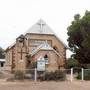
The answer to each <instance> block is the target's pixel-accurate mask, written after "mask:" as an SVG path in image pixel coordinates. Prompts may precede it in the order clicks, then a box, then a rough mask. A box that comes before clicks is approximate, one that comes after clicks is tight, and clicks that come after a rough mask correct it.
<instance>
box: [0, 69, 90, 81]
mask: <svg viewBox="0 0 90 90" xmlns="http://www.w3.org/2000/svg"><path fill="white" fill-rule="evenodd" d="M10 78H15V79H28V80H32V81H35V82H36V81H38V80H49V79H50V80H58V79H60V80H68V81H71V82H72V81H75V80H82V81H83V80H90V69H83V68H80V69H73V68H71V69H60V70H59V72H57V71H56V72H48V71H38V70H37V69H36V68H35V69H25V70H23V71H20V70H15V71H14V73H11V72H10V71H9V70H6V69H0V79H10Z"/></svg>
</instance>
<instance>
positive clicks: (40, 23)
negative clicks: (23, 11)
mask: <svg viewBox="0 0 90 90" xmlns="http://www.w3.org/2000/svg"><path fill="white" fill-rule="evenodd" d="M37 24H38V25H39V26H40V30H43V26H44V25H45V22H43V20H42V19H40V21H39V22H38V23H37Z"/></svg>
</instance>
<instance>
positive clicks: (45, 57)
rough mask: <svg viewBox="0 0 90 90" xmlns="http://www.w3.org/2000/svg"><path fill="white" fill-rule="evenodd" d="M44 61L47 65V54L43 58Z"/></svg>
mask: <svg viewBox="0 0 90 90" xmlns="http://www.w3.org/2000/svg"><path fill="white" fill-rule="evenodd" d="M44 59H45V64H49V61H48V55H47V54H46V55H45V56H44Z"/></svg>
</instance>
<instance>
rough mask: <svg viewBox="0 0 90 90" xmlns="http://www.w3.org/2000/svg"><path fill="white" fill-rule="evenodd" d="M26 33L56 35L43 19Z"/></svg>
mask: <svg viewBox="0 0 90 90" xmlns="http://www.w3.org/2000/svg"><path fill="white" fill-rule="evenodd" d="M26 33H35V34H54V33H53V31H52V29H51V28H50V27H49V26H48V25H47V24H46V23H45V22H44V21H43V20H42V19H40V20H39V21H38V22H37V23H36V24H34V25H33V26H32V27H31V28H29V29H28V30H27V31H26Z"/></svg>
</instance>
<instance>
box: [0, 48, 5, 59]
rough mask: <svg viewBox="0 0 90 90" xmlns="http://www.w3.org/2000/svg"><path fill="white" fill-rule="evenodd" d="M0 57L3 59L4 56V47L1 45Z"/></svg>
mask: <svg viewBox="0 0 90 90" xmlns="http://www.w3.org/2000/svg"><path fill="white" fill-rule="evenodd" d="M0 58H1V59H4V58H5V53H4V49H2V48H1V47H0Z"/></svg>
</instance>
